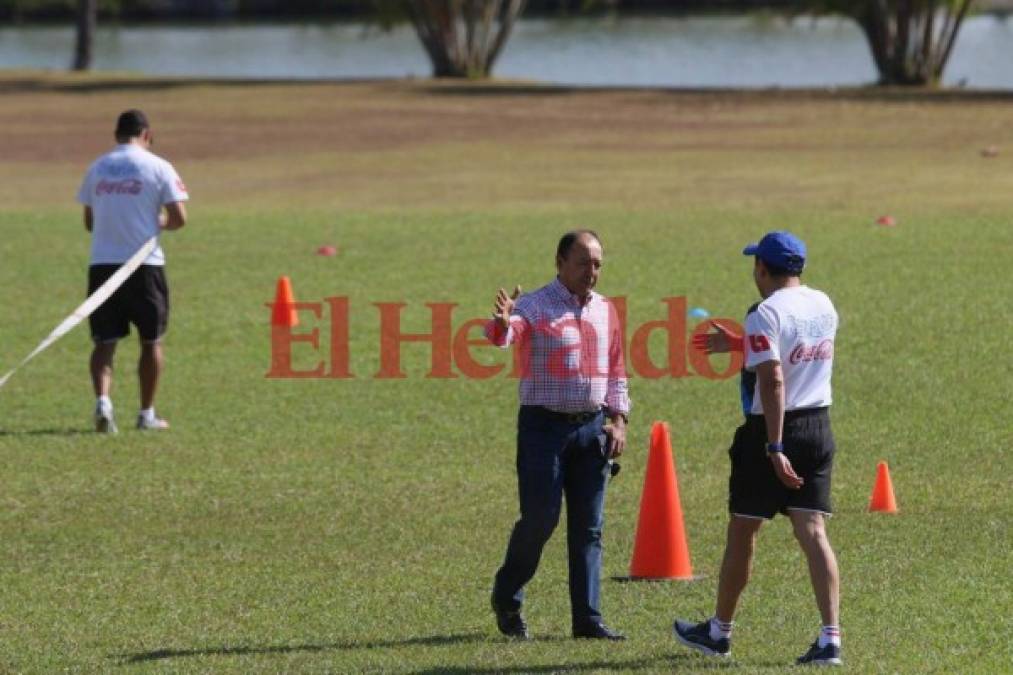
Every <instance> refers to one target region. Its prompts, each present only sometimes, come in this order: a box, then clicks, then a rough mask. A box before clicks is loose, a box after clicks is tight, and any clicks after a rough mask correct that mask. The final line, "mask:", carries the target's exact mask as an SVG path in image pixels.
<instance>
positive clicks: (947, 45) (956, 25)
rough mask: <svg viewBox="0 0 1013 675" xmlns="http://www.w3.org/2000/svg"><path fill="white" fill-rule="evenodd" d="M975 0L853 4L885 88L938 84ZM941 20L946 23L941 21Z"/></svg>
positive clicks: (893, 0)
mask: <svg viewBox="0 0 1013 675" xmlns="http://www.w3.org/2000/svg"><path fill="white" fill-rule="evenodd" d="M972 2H973V0H955V1H953V2H944V1H940V0H866V1H865V2H853V3H850V4H851V7H852V9H851V11H850V12H849V13H850V14H851V15H852V17H853V18H854V19H855V20H856V21H857V22H858V24H859V26H861V28H862V32H863V33H864V34H865V38H866V40H868V42H869V47H870V48H871V50H872V58H873V61H874V62H875V63H876V69H877V70H878V71H879V84H880V85H884V86H890V85H901V86H937V85H938V84H939V82H940V80H942V77H943V70H944V69H945V68H946V62H947V61H948V60H949V58H950V53H951V52H952V51H953V45H954V43H955V42H956V39H957V33H958V32H959V31H960V26H961V24H962V23H963V21H964V18H965V17H966V16H967V11H968V9H970V6H971V3H972ZM940 19H941V21H940Z"/></svg>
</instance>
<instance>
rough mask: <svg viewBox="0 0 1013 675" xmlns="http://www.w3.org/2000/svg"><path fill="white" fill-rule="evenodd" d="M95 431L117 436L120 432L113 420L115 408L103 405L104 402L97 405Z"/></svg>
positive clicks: (98, 402)
mask: <svg viewBox="0 0 1013 675" xmlns="http://www.w3.org/2000/svg"><path fill="white" fill-rule="evenodd" d="M95 431H97V432H99V433H100V434H115V433H116V432H117V431H119V429H117V428H116V422H115V421H114V420H113V407H112V406H111V405H109V404H106V405H102V401H97V402H96V403H95Z"/></svg>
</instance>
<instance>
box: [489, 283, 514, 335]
mask: <svg viewBox="0 0 1013 675" xmlns="http://www.w3.org/2000/svg"><path fill="white" fill-rule="evenodd" d="M520 294H521V287H520V286H514V292H513V295H507V292H506V291H505V290H503V289H502V288H501V289H499V292H497V293H496V303H495V306H494V307H493V310H492V316H493V318H494V319H496V321H498V322H499V325H500V326H502V327H503V328H506V327H507V326H509V325H510V315H511V314H512V313H513V311H514V302H515V301H516V300H517V298H518V297H519V296H520Z"/></svg>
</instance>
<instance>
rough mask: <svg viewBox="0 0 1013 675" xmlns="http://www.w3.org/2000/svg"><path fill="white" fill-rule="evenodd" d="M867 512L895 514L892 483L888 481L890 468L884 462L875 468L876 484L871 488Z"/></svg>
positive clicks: (895, 507) (895, 503) (895, 505)
mask: <svg viewBox="0 0 1013 675" xmlns="http://www.w3.org/2000/svg"><path fill="white" fill-rule="evenodd" d="M869 511H870V512H873V511H878V512H879V513H897V500H896V499H894V496H893V482H892V481H891V480H890V468H889V467H888V466H887V465H886V462H880V463H879V466H877V467H876V484H875V485H874V486H872V497H871V498H870V499H869Z"/></svg>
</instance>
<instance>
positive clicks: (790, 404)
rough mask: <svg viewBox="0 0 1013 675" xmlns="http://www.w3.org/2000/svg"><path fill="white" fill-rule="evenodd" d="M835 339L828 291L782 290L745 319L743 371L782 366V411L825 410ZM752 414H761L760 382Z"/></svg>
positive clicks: (829, 397)
mask: <svg viewBox="0 0 1013 675" xmlns="http://www.w3.org/2000/svg"><path fill="white" fill-rule="evenodd" d="M836 335H837V310H835V309H834V305H833V303H832V302H830V298H828V297H827V295H826V293H823V292H822V291H817V290H815V289H812V288H809V287H807V286H793V287H790V288H782V289H780V290H778V291H775V292H774V293H773V294H772V295H771V296H770V297H769V298H767V299H766V300H764V301H763V302H761V303H760V306H759V307H757V308H756V311H755V312H753V313H752V314H750V315H749V316H748V317H747V318H746V339H745V350H746V368H747V369H749V370H756V366H758V365H760V364H761V363H765V362H766V361H779V362H780V363H781V370H782V371H783V373H784V404H785V410H797V409H799V408H819V407H823V406H828V405H830V403H831V396H830V374H831V371H832V370H833V366H834V337H835V336H836ZM752 413H753V414H754V415H762V414H763V404H762V403H761V402H760V390H759V381H757V384H756V391H755V394H754V396H753V410H752Z"/></svg>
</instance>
